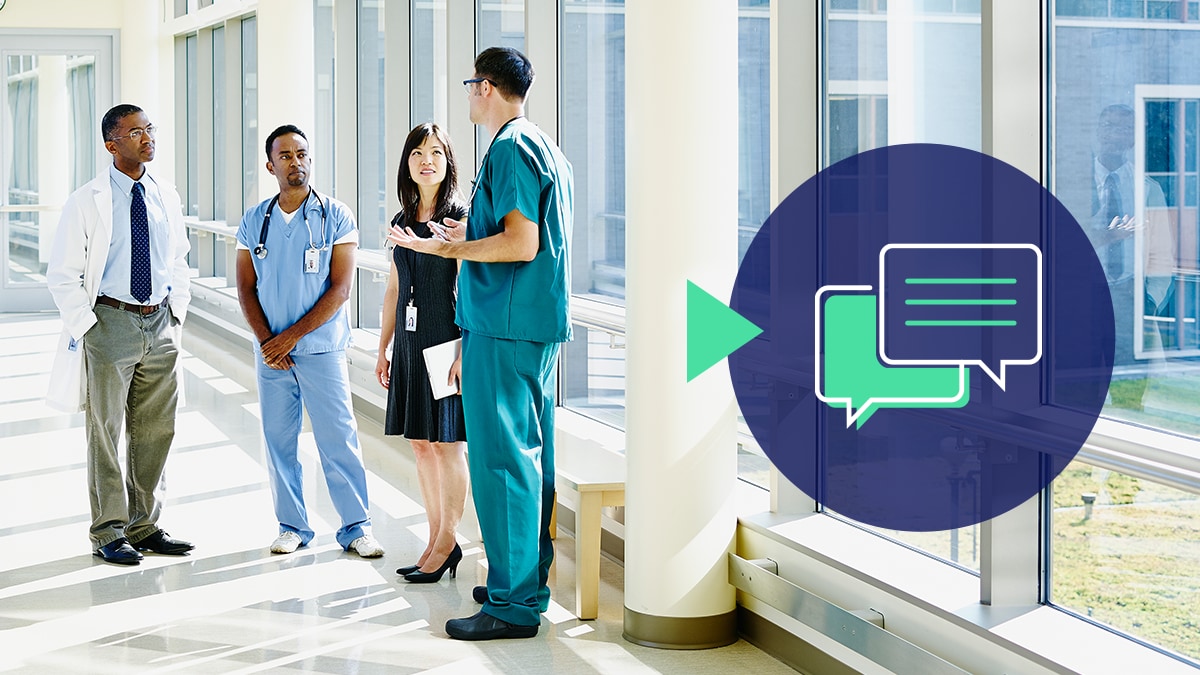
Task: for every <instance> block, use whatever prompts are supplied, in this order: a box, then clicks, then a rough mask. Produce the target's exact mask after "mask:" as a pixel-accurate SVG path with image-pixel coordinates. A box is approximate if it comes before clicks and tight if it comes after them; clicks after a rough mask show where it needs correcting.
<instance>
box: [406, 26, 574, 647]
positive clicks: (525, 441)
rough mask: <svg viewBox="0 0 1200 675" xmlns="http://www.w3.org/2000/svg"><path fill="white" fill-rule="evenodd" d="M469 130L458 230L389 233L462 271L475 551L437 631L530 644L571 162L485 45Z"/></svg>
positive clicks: (548, 496) (544, 594)
mask: <svg viewBox="0 0 1200 675" xmlns="http://www.w3.org/2000/svg"><path fill="white" fill-rule="evenodd" d="M463 84H464V86H466V88H467V96H468V99H469V102H470V108H471V121H472V122H474V123H475V124H479V125H482V126H483V127H484V128H485V129H487V131H488V132H489V134H490V135H491V136H492V143H491V145H490V146H489V147H488V151H487V154H486V155H485V156H484V159H483V164H482V166H481V167H480V169H479V176H478V178H477V179H476V184H475V191H474V192H473V194H472V195H471V211H470V214H469V216H468V218H467V220H466V222H458V221H454V220H451V219H447V220H446V221H445V222H444V223H443V224H442V225H441V226H438V225H437V224H435V223H430V227H431V229H434V231H435V233H436V234H437V235H438V236H437V237H434V238H430V239H421V238H419V237H416V236H415V235H414V234H413V233H412V232H411V231H408V230H401V229H399V228H396V227H393V228H392V232H391V233H390V234H389V235H388V238H389V239H391V240H392V241H394V242H395V243H397V244H398V245H400V246H406V247H408V248H411V249H414V250H418V251H423V252H426V253H433V254H436V255H440V256H443V257H447V258H458V259H461V260H462V261H463V264H462V271H461V273H460V275H459V282H458V286H459V290H458V310H457V311H458V316H457V322H458V325H459V326H461V327H462V333H463V338H462V339H463V348H462V395H463V412H464V416H465V417H466V423H467V436H468V437H469V438H470V439H471V450H470V454H469V457H470V467H471V487H472V491H473V493H474V495H475V510H476V512H477V513H478V516H479V528H480V531H481V532H482V534H483V541H484V544H485V545H486V547H487V554H488V583H487V587H486V588H484V587H480V588H478V589H476V590H477V594H476V595H477V599H480V600H482V601H484V605H483V610H482V611H480V612H479V613H477V614H475V615H474V616H471V617H468V618H465V619H451V620H450V621H448V622H446V633H447V634H448V635H449V636H450V637H452V638H456V639H459V640H491V639H495V638H523V637H533V636H535V635H537V631H538V625H539V623H540V622H541V616H540V613H541V612H544V611H546V608H547V607H548V606H549V603H550V588H549V587H548V586H547V585H546V578H547V575H548V574H549V571H550V563H551V561H552V560H553V559H554V549H553V546H552V542H551V541H550V534H549V525H550V512H551V509H552V508H553V506H554V390H555V386H554V385H555V370H554V368H555V363H556V361H557V358H558V350H559V345H560V343H562V342H566V341H567V340H569V339H571V322H570V313H569V311H568V299H569V297H570V288H571V274H570V267H569V265H570V257H569V256H568V254H567V242H568V241H569V240H570V238H571V219H572V194H573V193H572V186H571V165H570V164H568V163H567V160H566V158H565V157H563V154H562V152H561V151H560V150H559V149H558V147H557V146H556V145H555V144H554V141H553V140H551V139H550V137H549V136H547V135H546V134H545V133H543V132H542V131H541V130H540V129H538V128H537V126H535V125H534V124H533V123H532V122H530V121H528V120H527V119H525V116H524V112H525V97H526V94H527V93H528V91H529V86H530V85H531V84H533V66H532V64H530V63H529V59H527V58H525V56H524V55H523V54H521V53H520V52H518V51H517V50H515V49H509V48H500V47H492V48H490V49H486V50H484V51H483V52H481V53H480V54H479V56H478V57H476V59H475V75H474V76H473V77H471V78H470V79H468V80H466V81H464V82H463Z"/></svg>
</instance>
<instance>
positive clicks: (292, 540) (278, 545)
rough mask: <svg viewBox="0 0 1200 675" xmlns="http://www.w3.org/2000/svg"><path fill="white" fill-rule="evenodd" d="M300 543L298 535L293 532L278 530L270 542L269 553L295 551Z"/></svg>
mask: <svg viewBox="0 0 1200 675" xmlns="http://www.w3.org/2000/svg"><path fill="white" fill-rule="evenodd" d="M301 543H303V542H301V541H300V535H298V534H296V533H295V532H292V531H291V530H289V531H287V532H280V533H279V536H278V537H276V538H275V541H274V542H273V543H272V544H271V553H295V552H296V549H298V548H300V544H301Z"/></svg>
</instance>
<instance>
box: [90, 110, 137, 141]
mask: <svg viewBox="0 0 1200 675" xmlns="http://www.w3.org/2000/svg"><path fill="white" fill-rule="evenodd" d="M140 112H145V111H144V110H142V109H141V108H139V107H137V106H136V105H133V104H132V103H121V104H120V105H115V106H113V107H112V108H109V110H108V112H106V113H104V118H103V119H101V120H100V135H101V136H102V137H103V138H104V141H105V142H108V141H111V140H112V139H111V138H109V137H110V136H112V133H113V132H114V131H116V130H117V127H119V126H121V120H123V119H125V118H126V117H128V116H130V115H133V114H135V113H140Z"/></svg>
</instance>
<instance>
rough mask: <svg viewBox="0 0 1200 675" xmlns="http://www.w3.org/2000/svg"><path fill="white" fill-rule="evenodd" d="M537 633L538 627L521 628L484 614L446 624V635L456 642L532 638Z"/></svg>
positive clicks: (452, 620) (451, 620)
mask: <svg viewBox="0 0 1200 675" xmlns="http://www.w3.org/2000/svg"><path fill="white" fill-rule="evenodd" d="M537 632H538V627H537V626H519V625H517V624H512V623H509V622H507V621H504V620H501V619H497V618H496V617H494V616H492V615H491V614H484V613H483V612H478V613H476V614H475V615H474V616H469V617H467V618H465V619H450V620H449V621H447V622H446V635H449V636H450V637H452V638H454V639H455V640H496V639H499V638H531V637H533V636H535V635H537Z"/></svg>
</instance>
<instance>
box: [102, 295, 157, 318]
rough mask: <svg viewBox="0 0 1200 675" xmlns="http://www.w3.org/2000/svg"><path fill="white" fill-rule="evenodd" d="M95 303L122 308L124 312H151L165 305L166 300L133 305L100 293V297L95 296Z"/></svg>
mask: <svg viewBox="0 0 1200 675" xmlns="http://www.w3.org/2000/svg"><path fill="white" fill-rule="evenodd" d="M96 304H98V305H108V306H109V307H116V308H117V309H123V310H125V311H126V312H133V313H134V314H153V313H155V312H157V311H158V310H160V309H162V308H163V307H166V306H167V301H166V300H163V301H162V302H160V303H158V304H157V305H135V304H133V303H130V302H121V301H120V300H117V299H115V298H110V297H108V296H107V295H101V296H100V297H98V298H96Z"/></svg>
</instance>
